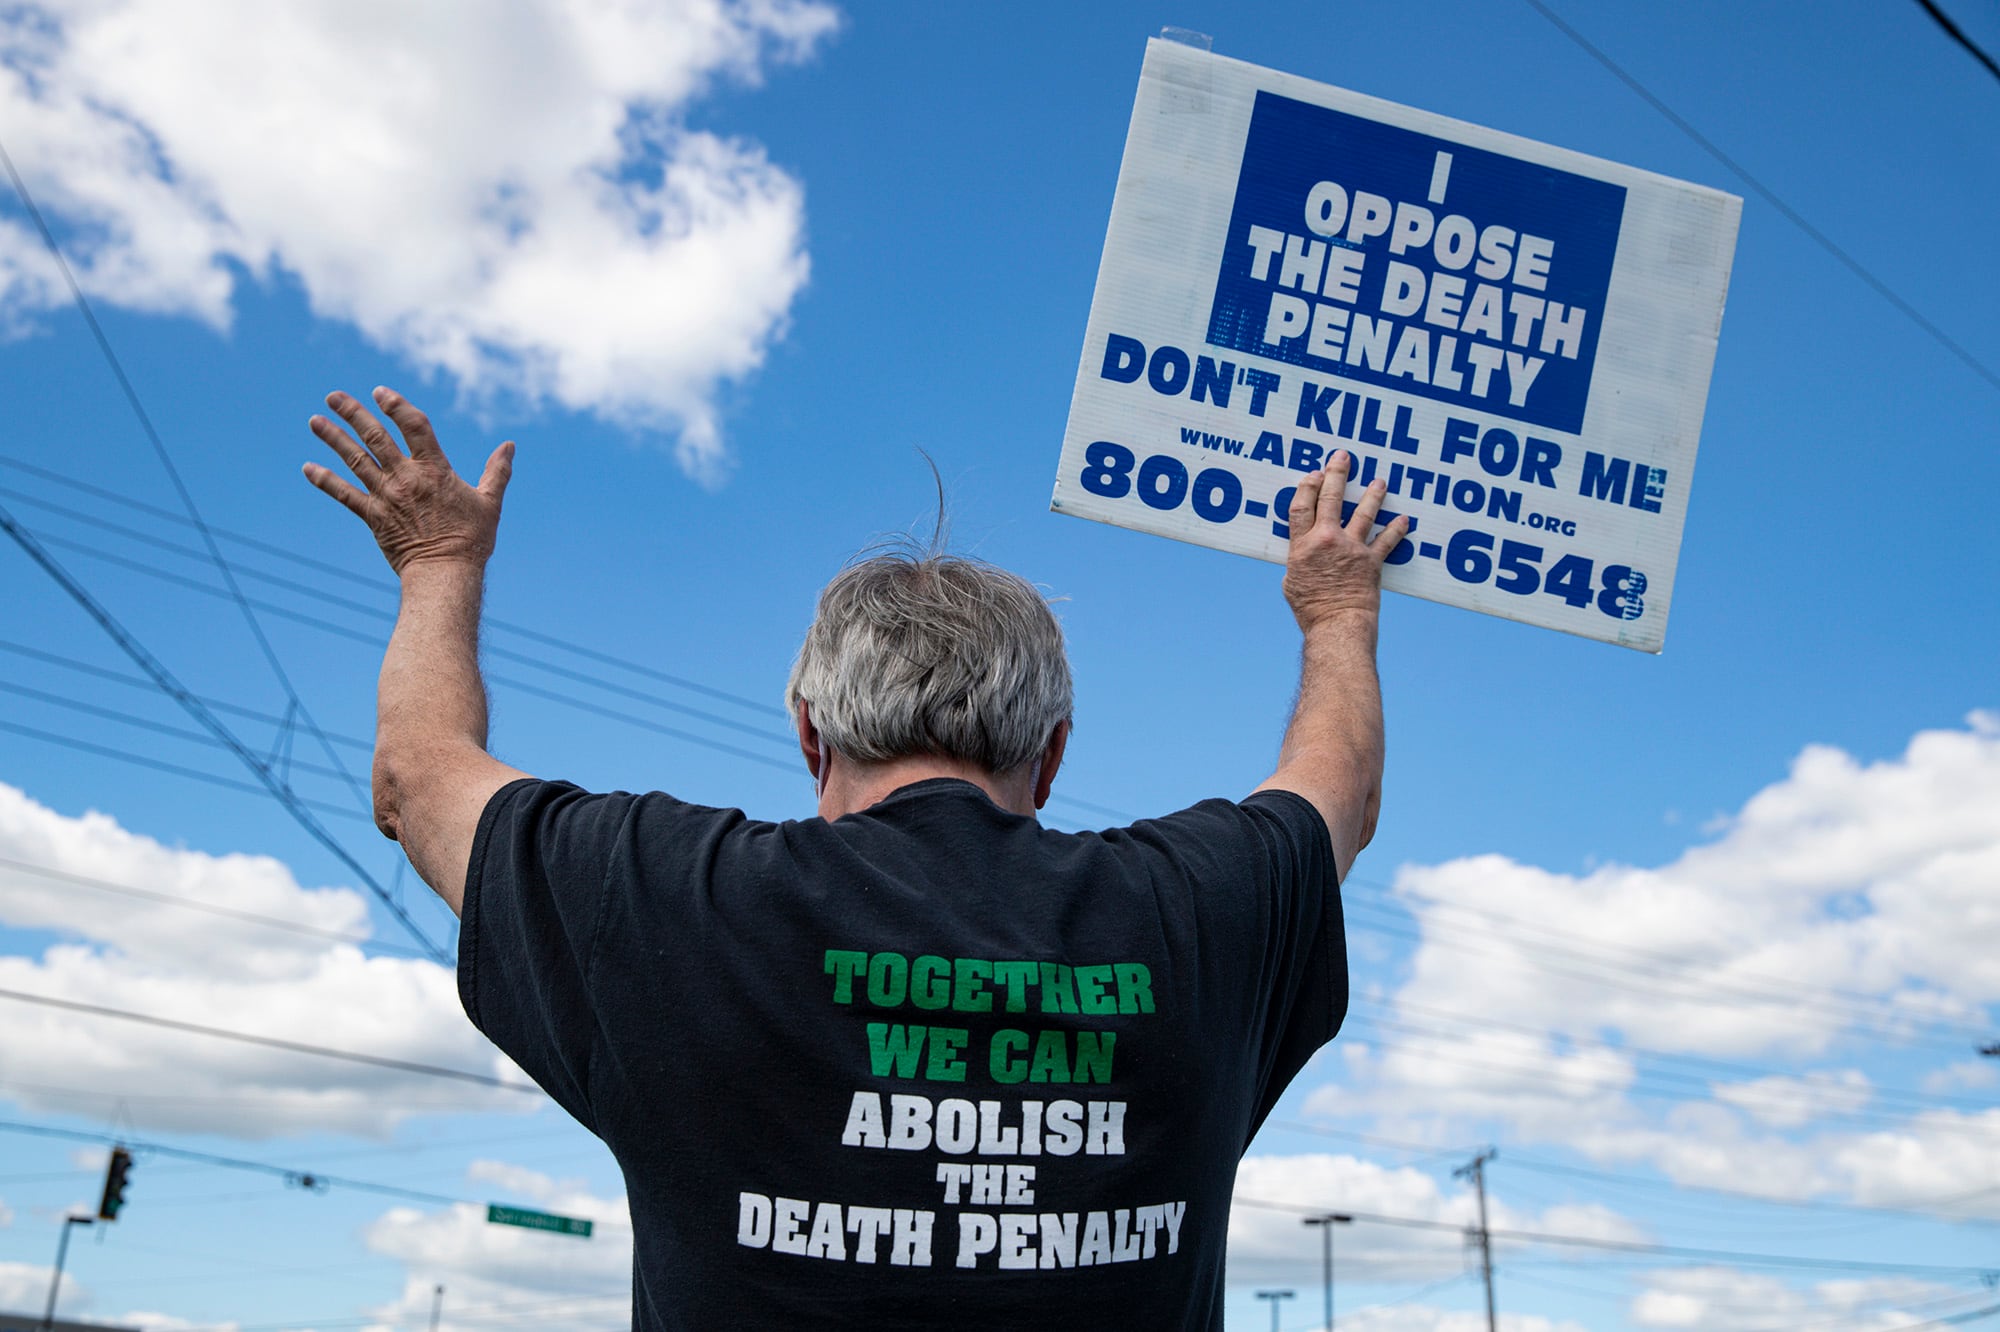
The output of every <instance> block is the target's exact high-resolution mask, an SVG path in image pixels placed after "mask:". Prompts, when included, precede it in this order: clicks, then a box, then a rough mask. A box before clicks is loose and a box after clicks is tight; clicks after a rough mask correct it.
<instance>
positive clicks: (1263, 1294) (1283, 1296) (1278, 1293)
mask: <svg viewBox="0 0 2000 1332" xmlns="http://www.w3.org/2000/svg"><path fill="white" fill-rule="evenodd" d="M1297 1294H1298V1292H1297V1291H1295V1290H1260V1291H1258V1292H1257V1298H1258V1299H1260V1300H1269V1301H1270V1302H1271V1332H1278V1301H1279V1300H1289V1299H1291V1298H1293V1297H1294V1296H1296V1295H1297Z"/></svg>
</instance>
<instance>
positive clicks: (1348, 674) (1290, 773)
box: [1257, 450, 1409, 879]
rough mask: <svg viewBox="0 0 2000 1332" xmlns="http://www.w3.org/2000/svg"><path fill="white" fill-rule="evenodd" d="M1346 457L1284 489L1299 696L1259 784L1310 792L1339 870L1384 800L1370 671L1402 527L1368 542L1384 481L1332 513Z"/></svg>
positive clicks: (1405, 523)
mask: <svg viewBox="0 0 2000 1332" xmlns="http://www.w3.org/2000/svg"><path fill="white" fill-rule="evenodd" d="M1350 463H1351V459H1350V457H1349V455H1348V453H1347V452H1346V451H1345V450H1341V451H1340V452H1337V453H1335V454H1334V455H1333V460H1332V464H1331V466H1330V468H1329V470H1328V471H1326V472H1323V473H1322V472H1314V473H1313V474H1312V475H1311V476H1308V477H1307V478H1306V479H1305V480H1304V481H1302V482H1300V483H1299V486H1298V489H1297V491H1295V492H1294V494H1293V496H1292V508H1291V513H1290V523H1291V546H1290V549H1289V550H1287V552H1286V554H1285V583H1284V589H1285V600H1286V601H1288V602H1290V603H1291V607H1292V614H1293V615H1294V616H1295V617H1296V618H1297V619H1298V622H1299V631H1300V632H1301V633H1302V634H1303V635H1304V636H1305V645H1304V649H1303V652H1302V654H1301V662H1300V667H1299V699H1298V703H1297V704H1296V705H1295V706H1294V708H1293V709H1292V721H1291V725H1290V726H1288V727H1287V728H1286V729H1285V742H1284V746H1283V748H1282V749H1280V750H1279V753H1278V769H1277V771H1276V772H1274V773H1272V774H1271V776H1270V777H1269V778H1268V779H1267V780H1266V781H1265V782H1264V784H1263V785H1261V786H1259V787H1258V788H1257V789H1258V790H1260V791H1268V790H1278V791H1291V792H1294V793H1296V794H1298V795H1301V796H1304V797H1305V798H1306V799H1307V800H1310V801H1311V802H1312V803H1313V805H1314V807H1315V808H1317V809H1318V810H1319V812H1320V816H1321V817H1322V818H1324V819H1325V820H1326V826H1327V830H1328V832H1329V833H1330V834H1331V835H1332V837H1333V856H1334V865H1335V867H1336V868H1337V870H1338V872H1339V874H1340V876H1341V878H1343V879H1345V878H1346V877H1347V875H1348V872H1349V871H1350V870H1351V869H1352V868H1353V866H1354V858H1355V856H1356V855H1358V854H1359V853H1360V851H1361V848H1362V847H1364V846H1366V845H1368V840H1369V839H1370V838H1371V837H1373V836H1374V835H1375V815H1376V812H1377V810H1378V809H1379V808H1380V806H1381V801H1382V689H1381V684H1380V682H1379V681H1378V679H1377V678H1376V674H1375V633H1376V622H1377V619H1378V617H1379V615H1380V612H1381V606H1382V563H1383V561H1384V560H1386V559H1388V557H1389V553H1390V552H1391V551H1393V550H1394V549H1395V548H1396V543H1398V542H1399V541H1401V540H1402V539H1403V534H1404V533H1405V532H1406V531H1408V530H1409V520H1408V519H1407V518H1404V517H1401V516H1398V517H1397V519H1396V520H1395V521H1394V522H1392V523H1390V524H1389V525H1388V526H1387V527H1386V528H1384V529H1383V531H1382V534H1381V535H1380V536H1378V537H1376V538H1375V539H1374V540H1373V541H1372V542H1371V541H1370V540H1369V539H1368V534H1369V531H1370V529H1371V528H1373V527H1374V525H1375V515H1376V514H1377V513H1378V512H1380V510H1381V508H1382V499H1383V496H1384V495H1386V494H1387V493H1388V488H1387V487H1386V486H1385V485H1384V484H1383V483H1382V482H1381V481H1379V480H1378V481H1376V482H1375V483H1374V484H1372V485H1370V486H1369V487H1368V489H1366V490H1365V491H1363V492H1362V494H1361V498H1360V500H1359V501H1358V502H1357V503H1356V504H1355V506H1354V516H1353V517H1352V518H1351V519H1349V520H1348V521H1347V522H1346V523H1344V524H1343V523H1342V522H1341V520H1340V510H1341V502H1342V495H1343V494H1344V493H1345V491H1346V489H1347V469H1348V467H1349V466H1350Z"/></svg>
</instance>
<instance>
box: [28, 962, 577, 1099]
mask: <svg viewBox="0 0 2000 1332" xmlns="http://www.w3.org/2000/svg"><path fill="white" fill-rule="evenodd" d="M0 999H10V1000H13V1001H14V1002H16V1003H23V1004H36V1005H39V1006H41V1007H43V1008H60V1009H66V1010H68V1011H70V1012H73V1013H88V1014H90V1015H92V1016H94V1017H108V1018H117V1019H118V1020H119V1021H121V1022H139V1023H143V1024H145V1025H146V1026H149V1027H164V1028H166V1029H167V1030H169V1031H181V1032H187V1033H189V1034H191V1035H195V1036H208V1037H212V1038H213V1039H216V1040H223V1041H239V1042H241V1043H243V1044H245V1045H261V1046H265V1047H266V1048H268V1049H272V1050H287V1051H290V1052H291V1053H293V1054H305V1055H315V1056H317V1057H319V1058H321V1059H341V1060H345V1061H347V1062H348V1063H350V1064H367V1065H370V1066H372V1067H375V1068H387V1069H393V1070H395V1071H396V1072H399V1073H419V1074H422V1075H423V1076H425V1077H429V1078H449V1079H452V1080H454V1081H457V1082H470V1083H474V1084H476V1085H478V1086H481V1087H498V1088H499V1089H500V1090H502V1091H514V1092H530V1093H533V1094H534V1095H537V1096H539V1095H541V1094H542V1089H541V1088H540V1087H537V1086H535V1085H534V1084H533V1083H531V1082H514V1081H512V1080H510V1079H507V1078H496V1077H494V1076H493V1075H492V1074H490V1073H474V1072H472V1071H471V1070H470V1069H463V1068H446V1067H444V1066H443V1065H441V1064H420V1063H416V1062H414V1061H411V1060H407V1059H390V1058H388V1057H386V1056H384V1055H371V1054H362V1053H360V1052H359V1051H355V1050H336V1049H334V1048H332V1047H331V1046H325V1045H312V1044H309V1043H307V1042H305V1041H288V1040H285V1039H284V1038H282V1037H278V1036H258V1035H254V1034H252V1033H250V1032H247V1031H236V1030H233V1029H231V1028H228V1027H210V1026H205V1025H203V1024H201V1023H198V1022H182V1021H180V1020H178V1019H176V1018H166V1017H160V1016H158V1015H157V1014H154V1013H135V1012H133V1011H132V1010H131V1009H129V1008H110V1007H107V1006H105V1005H103V1004H86V1003H82V1002H80V1001H79V1000H75V999H58V998H56V997H55V996H54V995H48V994H29V993H27V992H26V991H24V990H6V989H0Z"/></svg>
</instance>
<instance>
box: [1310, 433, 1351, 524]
mask: <svg viewBox="0 0 2000 1332" xmlns="http://www.w3.org/2000/svg"><path fill="white" fill-rule="evenodd" d="M1353 462H1354V457H1353V455H1352V454H1350V453H1349V452H1348V451H1347V450H1346V449H1336V450H1335V451H1334V455H1333V457H1331V458H1329V459H1328V460H1327V464H1326V488H1325V489H1323V490H1321V491H1320V493H1319V516H1318V518H1317V519H1316V521H1318V522H1322V523H1325V524H1327V525H1328V526H1329V527H1339V526H1340V506H1341V505H1342V504H1343V503H1345V502H1346V497H1347V469H1348V468H1349V467H1350V466H1352V465H1353Z"/></svg>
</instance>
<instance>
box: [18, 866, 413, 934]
mask: <svg viewBox="0 0 2000 1332" xmlns="http://www.w3.org/2000/svg"><path fill="white" fill-rule="evenodd" d="M0 866H5V867H6V868H8V869H12V870H18V871H21V872H22V873H26V874H33V875H36V876H38V877H40V878H45V879H60V880H62V881H63V882H64V883H72V884H76V885H78V886H79V887H83V888H90V889H94V890H96V891H97V892H101V893H116V894H118V895H120V896H122V897H132V898H137V899H139V900H140V901H144V902H157V903H159V904H160V905H162V906H170V907H178V908H180V909H181V910H183V911H202V912H206V913H208V914H209V915H212V916H224V917H227V918H229V919H231V920H240V921H244V922H247V923H248V924H252V925H262V926H265V927H266V928H268V929H274V930H285V931H287V932H288V933H291V934H303V935H307V936H309V937H311V938H315V939H328V940H331V941H332V942H334V943H351V944H366V945H368V946H369V947H371V948H381V949H386V950H388V951H391V952H400V953H408V954H410V955H411V956H414V957H421V956H424V954H423V953H422V951H421V950H419V949H415V948H407V947H405V946H404V945H402V944H392V943H381V942H378V941H377V940H375V939H372V938H370V937H369V936H368V935H365V934H348V933H344V932H342V931H340V930H323V929H320V928H319V927H318V926H314V925H302V924H300V923H299V922H298V921H295V920H282V919H280V918H278V917H276V916H260V915H258V914H257V913H256V912H253V911H242V910H239V909H237V908H235V907H226V906H222V905H220V904H219V903H215V902H203V901H201V900H199V899H197V898H193V897H185V896H182V895H180V894H177V893H157V892H153V891H151V890H150V889H146V888H134V887H133V886H131V885H130V884H124V883H112V882H111V881H110V880H108V879H94V878H91V877H90V876H89V875H87V874H73V873H71V872H70V871H68V870H61V869H56V868H55V867H53V866H50V865H37V864H33V863H32V862H30V861H26V860H14V859H12V858H11V857H7V856H0Z"/></svg>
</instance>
